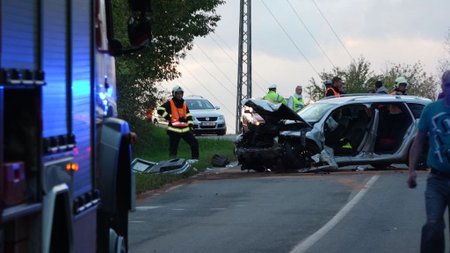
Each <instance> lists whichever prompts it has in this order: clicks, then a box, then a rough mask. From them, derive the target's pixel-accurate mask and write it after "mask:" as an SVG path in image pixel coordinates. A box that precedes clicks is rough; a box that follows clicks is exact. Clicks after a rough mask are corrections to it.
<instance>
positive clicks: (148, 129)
mask: <svg viewBox="0 0 450 253" xmlns="http://www.w3.org/2000/svg"><path fill="white" fill-rule="evenodd" d="M133 131H135V132H136V134H137V136H138V142H137V143H136V144H134V145H133V147H132V148H133V160H134V159H135V158H141V159H144V160H147V161H153V162H158V161H162V160H168V159H170V158H169V137H168V136H167V133H166V129H165V128H163V127H159V126H155V125H153V124H152V123H150V122H147V121H144V120H142V121H140V122H138V123H137V124H136V125H135V126H134V129H133ZM197 140H198V142H199V147H200V159H199V161H198V162H197V163H196V164H194V165H193V166H192V169H191V170H189V171H188V172H187V173H185V174H183V175H168V174H165V175H164V174H136V193H142V192H145V191H148V190H153V189H158V188H160V187H161V186H163V185H165V184H167V183H171V182H174V181H176V180H179V179H181V178H183V177H189V176H192V175H194V174H197V173H198V172H201V171H204V170H206V168H208V167H211V166H212V165H211V159H212V157H213V155H214V154H219V155H221V156H224V157H226V158H228V160H229V161H234V160H235V156H234V143H233V142H232V141H229V140H221V139H219V138H211V139H203V138H197ZM178 157H179V158H184V159H191V150H190V147H189V145H188V144H187V143H185V142H184V141H183V140H181V141H180V145H179V147H178Z"/></svg>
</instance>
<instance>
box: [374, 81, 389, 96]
mask: <svg viewBox="0 0 450 253" xmlns="http://www.w3.org/2000/svg"><path fill="white" fill-rule="evenodd" d="M388 92H389V91H388V89H387V88H386V87H385V86H384V85H383V81H381V80H377V81H376V82H375V93H376V94H388Z"/></svg>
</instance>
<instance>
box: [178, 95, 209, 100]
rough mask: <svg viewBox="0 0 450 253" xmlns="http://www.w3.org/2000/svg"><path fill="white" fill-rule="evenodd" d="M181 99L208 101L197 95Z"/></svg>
mask: <svg viewBox="0 0 450 253" xmlns="http://www.w3.org/2000/svg"><path fill="white" fill-rule="evenodd" d="M183 99H184V100H190V99H191V100H192V99H203V100H208V99H206V98H204V97H202V96H198V95H190V96H187V97H183Z"/></svg>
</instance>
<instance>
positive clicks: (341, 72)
mask: <svg viewBox="0 0 450 253" xmlns="http://www.w3.org/2000/svg"><path fill="white" fill-rule="evenodd" d="M370 65H371V64H370V62H368V61H367V60H366V59H365V58H364V57H362V56H361V57H359V58H358V59H357V60H356V61H353V62H352V63H350V65H349V66H348V67H347V69H340V68H339V67H337V68H333V69H332V71H331V72H322V73H320V74H319V76H320V79H321V80H320V81H316V80H315V79H314V78H312V79H311V80H310V84H311V85H310V86H309V87H307V88H306V89H307V93H308V94H310V98H311V100H313V101H316V100H318V99H321V98H323V97H324V96H325V86H324V84H323V83H324V81H325V80H331V79H332V78H333V77H334V76H339V77H341V78H342V79H343V80H344V81H345V85H344V86H345V88H346V89H347V92H348V93H367V92H368V91H369V90H370V89H371V88H372V86H373V85H372V84H373V83H374V81H375V80H376V79H377V78H378V76H376V75H375V74H374V73H373V71H371V70H370Z"/></svg>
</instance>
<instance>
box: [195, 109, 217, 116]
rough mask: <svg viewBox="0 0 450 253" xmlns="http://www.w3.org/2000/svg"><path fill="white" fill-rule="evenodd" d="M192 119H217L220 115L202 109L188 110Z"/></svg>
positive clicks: (214, 110)
mask: <svg viewBox="0 0 450 253" xmlns="http://www.w3.org/2000/svg"><path fill="white" fill-rule="evenodd" d="M189 111H190V113H191V115H192V116H194V117H219V116H222V113H220V112H218V111H217V110H216V109H203V110H189Z"/></svg>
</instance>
